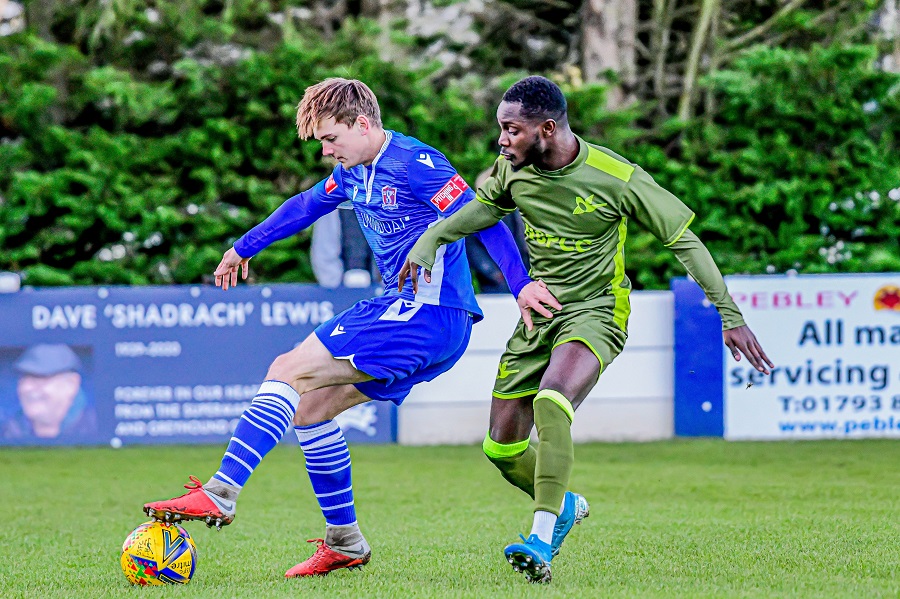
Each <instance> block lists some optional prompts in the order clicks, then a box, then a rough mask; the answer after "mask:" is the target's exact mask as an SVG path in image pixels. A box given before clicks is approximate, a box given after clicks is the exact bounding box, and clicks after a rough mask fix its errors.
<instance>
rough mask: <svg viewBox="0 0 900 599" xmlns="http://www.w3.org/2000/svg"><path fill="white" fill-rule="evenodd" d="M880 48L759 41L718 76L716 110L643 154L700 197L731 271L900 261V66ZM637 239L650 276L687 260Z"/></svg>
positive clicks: (716, 249) (663, 277)
mask: <svg viewBox="0 0 900 599" xmlns="http://www.w3.org/2000/svg"><path fill="white" fill-rule="evenodd" d="M874 60H875V52H874V49H873V48H872V47H869V46H853V47H847V48H837V47H832V48H821V47H814V48H812V49H811V50H810V51H809V52H804V51H792V50H784V49H777V48H775V49H772V48H763V47H760V48H757V49H754V50H752V51H750V52H749V53H747V54H746V55H745V56H743V57H742V58H740V59H739V60H738V61H737V62H736V64H735V66H734V68H732V69H730V70H726V71H720V72H718V73H716V74H714V75H712V76H711V77H709V79H708V81H707V82H706V85H709V86H711V88H712V89H713V90H714V92H715V94H716V96H717V98H718V102H719V104H718V109H717V111H716V113H715V114H713V115H707V119H705V120H698V121H697V122H693V123H690V124H688V125H686V126H685V127H684V128H680V127H679V128H678V129H677V131H676V133H675V134H674V136H673V138H671V139H664V140H657V141H656V143H654V144H652V145H642V146H640V147H637V148H636V149H635V153H633V154H632V157H633V159H634V160H636V161H638V162H642V164H643V166H644V167H645V168H646V169H647V170H648V171H649V172H651V173H652V174H654V176H655V177H656V179H657V181H658V182H660V183H661V184H662V185H664V186H666V187H668V188H669V189H671V190H672V191H673V192H675V193H676V194H677V195H679V196H680V197H681V198H682V199H683V200H684V201H685V202H686V203H687V204H688V205H690V206H691V207H692V208H693V209H694V211H695V212H696V213H697V215H698V218H697V221H696V224H695V225H694V226H693V227H692V228H693V229H694V230H695V231H697V232H698V233H699V234H700V235H701V238H702V239H704V240H705V241H706V242H707V244H708V245H709V247H710V249H711V251H712V253H713V255H714V256H715V257H716V259H717V261H718V263H719V265H720V267H721V268H722V270H723V271H724V272H727V273H767V272H770V273H773V272H780V273H783V272H786V271H789V270H796V271H798V272H808V273H816V272H885V271H898V270H900V245H898V238H900V201H898V200H900V139H898V137H897V136H898V133H900V78H898V77H897V76H895V75H891V74H887V73H884V72H881V71H878V70H875V68H874V67H873V64H874ZM676 140H677V141H678V142H679V143H678V144H677V145H676V144H675V143H673V141H676ZM670 148H674V149H675V151H669V152H667V150H669V149H670ZM635 154H636V155H635ZM892 190H893V191H892ZM889 194H890V195H889ZM632 250H634V251H633V252H632V255H631V257H630V263H631V266H632V267H634V266H636V265H637V266H638V268H639V271H638V281H639V282H640V284H642V285H644V286H665V285H666V281H667V280H668V277H669V276H670V275H672V274H678V273H680V272H682V270H681V267H680V266H679V265H676V262H675V261H674V260H673V259H672V257H671V256H669V255H666V254H660V252H659V247H658V245H655V244H654V243H652V242H651V241H650V240H649V239H647V235H646V234H644V235H643V236H637V238H636V239H633V244H632Z"/></svg>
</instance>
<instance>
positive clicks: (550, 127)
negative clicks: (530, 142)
mask: <svg viewBox="0 0 900 599" xmlns="http://www.w3.org/2000/svg"><path fill="white" fill-rule="evenodd" d="M554 133H556V121H554V120H553V119H547V120H546V121H544V122H543V124H541V134H542V135H543V136H544V137H553V134H554Z"/></svg>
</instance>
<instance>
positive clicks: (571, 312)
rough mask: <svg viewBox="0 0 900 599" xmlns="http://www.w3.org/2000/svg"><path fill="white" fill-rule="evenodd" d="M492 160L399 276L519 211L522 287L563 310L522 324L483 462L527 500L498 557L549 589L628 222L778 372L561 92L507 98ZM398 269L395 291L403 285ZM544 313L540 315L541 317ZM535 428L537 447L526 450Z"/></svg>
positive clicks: (649, 187)
mask: <svg viewBox="0 0 900 599" xmlns="http://www.w3.org/2000/svg"><path fill="white" fill-rule="evenodd" d="M497 120H498V122H499V123H500V129H501V132H500V140H499V142H500V146H501V156H500V157H499V158H498V159H497V162H496V163H495V164H494V168H493V172H492V173H491V176H490V177H489V178H488V179H487V180H486V181H485V182H484V184H482V185H481V186H480V187H479V188H478V191H477V199H478V200H479V201H477V202H470V203H469V204H468V205H467V206H465V207H464V208H463V209H461V210H460V211H459V212H457V213H456V214H454V215H453V216H451V217H450V218H448V219H446V220H444V221H441V222H439V223H438V224H436V225H435V226H433V227H431V228H430V229H428V230H427V231H426V232H425V233H424V234H423V235H422V236H421V237H420V238H419V241H418V242H417V243H416V244H415V246H413V249H412V250H411V251H410V254H409V256H408V258H407V261H406V264H405V265H404V269H405V270H409V272H410V274H411V275H412V284H413V287H414V288H416V286H417V284H418V281H417V271H418V268H419V267H420V266H421V267H423V268H424V269H425V272H424V277H425V279H426V281H427V280H429V279H430V276H431V273H430V269H431V267H432V266H433V265H434V261H435V254H436V252H437V250H438V248H439V247H440V246H441V245H445V244H448V243H451V242H453V241H455V240H457V239H459V238H461V237H464V236H466V235H469V234H472V233H475V232H476V231H480V230H482V229H485V228H487V227H488V226H491V225H493V224H494V223H496V222H498V221H499V220H500V219H501V218H503V216H504V215H506V214H508V213H510V212H512V211H514V210H515V209H516V208H518V209H519V211H520V212H521V215H522V218H523V220H524V221H525V234H526V240H527V246H528V251H529V254H530V256H531V276H532V278H533V279H535V280H539V281H542V282H543V284H544V285H546V287H547V289H548V290H549V291H550V292H551V293H552V294H553V295H554V296H555V297H556V298H557V299H558V300H559V302H560V303H561V304H560V305H559V306H555V307H554V308H555V310H554V312H553V313H550V312H549V311H547V310H546V309H545V308H543V307H542V310H541V311H538V310H535V312H537V313H536V314H534V315H531V316H530V317H529V314H528V312H527V311H524V313H523V318H522V320H521V321H520V322H519V324H518V326H517V328H516V330H515V332H514V333H513V336H512V338H511V339H510V340H509V342H508V344H507V347H506V351H505V353H504V354H503V357H502V358H501V359H500V369H499V373H498V375H497V379H496V383H495V385H494V391H493V402H492V405H491V418H490V427H489V431H488V435H487V436H486V437H485V440H484V446H483V448H484V452H485V454H487V456H488V458H489V459H490V460H491V462H492V463H493V464H494V465H495V466H496V467H497V468H498V469H499V470H500V472H501V473H502V475H503V477H504V478H506V480H508V481H509V482H510V483H512V484H513V485H515V486H516V487H518V488H520V489H522V490H523V491H524V492H526V493H528V494H529V495H530V496H531V497H532V498H533V499H534V525H533V528H532V531H531V534H530V535H529V536H528V538H525V537H524V536H523V537H522V540H523V542H522V543H514V544H512V545H509V546H507V547H506V549H505V550H504V553H505V555H506V558H507V560H508V561H509V562H510V564H512V565H513V567H514V568H515V570H516V571H522V572H524V573H525V575H526V578H527V579H528V580H529V581H530V582H549V581H550V562H551V560H552V559H553V557H554V556H555V555H556V554H557V553H558V552H559V547H560V545H561V544H562V541H563V539H564V538H565V536H566V534H567V533H568V532H569V530H570V529H571V528H572V525H573V524H576V523H578V522H580V520H581V519H582V518H583V517H584V516H586V515H587V510H588V506H587V502H586V501H585V500H584V498H583V497H581V496H580V495H577V494H574V493H572V492H568V491H567V489H568V485H569V476H570V474H571V472H572V465H573V462H574V450H573V445H572V435H571V431H570V427H571V424H572V420H573V419H574V417H575V410H576V409H577V408H578V406H579V404H580V403H581V402H582V401H583V400H584V398H585V397H586V396H587V394H588V392H589V391H590V390H591V389H592V388H593V387H594V385H595V384H596V383H597V380H598V377H599V375H600V374H601V373H602V372H603V370H604V369H605V368H606V367H607V366H609V364H610V362H612V361H613V359H615V357H616V356H617V355H618V354H619V353H620V352H621V351H622V348H623V346H624V344H625V339H626V337H627V324H628V316H629V313H630V304H629V298H628V295H629V292H630V291H631V282H630V281H629V280H628V277H627V276H626V275H625V258H624V245H625V234H626V231H627V222H628V220H629V219H633V220H636V221H637V222H638V223H640V224H641V225H642V226H644V227H645V228H647V229H648V230H649V231H650V232H651V233H653V234H654V235H655V236H656V237H657V239H659V240H660V241H661V242H662V243H663V245H665V246H666V247H668V248H670V249H671V250H672V251H673V252H675V255H676V256H677V257H678V259H679V261H680V262H681V263H682V264H683V265H684V266H685V268H686V269H687V271H688V272H689V273H690V274H691V276H693V278H694V279H695V280H696V281H697V282H698V283H699V284H700V286H701V287H702V288H703V290H704V291H705V293H706V296H707V297H708V298H709V300H710V301H711V302H712V303H713V304H714V305H715V306H716V308H717V309H718V311H719V314H720V315H721V316H722V328H723V337H724V341H725V344H726V345H727V346H728V348H729V349H730V350H731V353H732V354H733V356H734V359H735V360H740V359H741V354H743V355H744V356H746V358H747V359H748V360H749V361H750V363H751V364H752V365H753V366H754V367H755V368H756V369H757V370H759V371H760V372H763V373H765V374H768V373H769V368H772V367H773V366H774V365H773V364H772V362H771V361H770V360H769V358H768V357H767V356H766V354H765V352H764V351H763V349H762V347H761V346H760V344H759V342H758V341H757V340H756V337H755V336H754V334H753V332H752V331H751V330H750V329H749V328H748V327H747V326H746V324H744V320H743V318H742V316H741V312H740V310H739V309H738V307H737V306H736V305H735V303H734V302H733V300H732V299H731V297H730V295H729V294H728V290H727V289H726V287H725V282H724V280H723V279H722V275H721V274H720V273H719V270H718V268H717V267H716V264H715V262H714V261H713V259H712V256H710V254H709V252H708V251H707V249H706V247H705V246H704V245H703V244H702V243H701V242H700V240H699V239H698V238H697V236H696V235H695V234H694V233H693V232H691V230H690V228H689V227H690V224H691V222H692V221H693V220H694V213H693V212H692V211H691V210H690V209H689V208H688V207H687V206H685V205H684V204H683V203H682V202H681V201H680V200H679V199H678V198H676V197H675V196H674V195H672V194H671V193H669V192H668V191H666V190H665V189H663V188H662V187H660V186H659V185H657V184H656V182H655V181H654V180H653V179H652V178H651V177H650V175H648V174H647V173H646V172H644V170H643V169H641V167H639V166H637V165H635V164H633V163H631V162H629V161H628V160H626V159H625V158H622V157H621V156H619V155H617V154H615V153H613V152H612V151H610V150H608V149H606V148H602V147H599V146H595V145H593V144H589V143H587V142H585V141H584V140H583V139H581V138H580V137H578V136H576V135H575V134H574V133H572V130H571V129H570V128H569V125H568V121H567V116H566V100H565V97H564V96H563V94H562V91H561V90H560V89H559V88H558V87H557V86H556V85H555V84H554V83H553V82H551V81H549V80H548V79H545V78H543V77H528V78H526V79H523V80H522V81H519V82H518V83H516V84H515V85H513V86H512V87H511V88H510V89H509V90H508V91H507V92H506V94H504V96H503V101H502V102H501V103H500V106H499V108H498V109H497ZM405 270H401V272H400V275H399V280H400V281H401V285H402V281H404V280H405V278H406V273H405ZM542 313H544V314H542ZM533 426H536V427H537V433H538V439H539V441H540V442H539V443H538V446H537V448H536V449H535V448H534V447H532V446H531V445H529V440H528V439H529V435H530V433H531V429H532V427H533Z"/></svg>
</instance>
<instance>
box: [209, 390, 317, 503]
mask: <svg viewBox="0 0 900 599" xmlns="http://www.w3.org/2000/svg"><path fill="white" fill-rule="evenodd" d="M299 402H300V396H299V395H298V394H297V392H296V391H295V390H294V388H293V387H291V386H290V385H288V384H287V383H282V382H281V381H266V382H264V383H263V384H262V385H260V387H259V391H257V392H256V397H254V398H253V401H252V402H251V403H250V407H248V408H247V409H246V410H244V413H243V414H241V419H240V420H239V421H238V424H237V427H235V429H234V436H232V437H231V441H230V442H229V443H228V449H226V450H225V455H224V456H223V457H222V465H221V466H219V470H218V472H216V473H215V474H214V475H213V478H214V479H216V480H220V481H222V482H223V483H225V484H227V485H230V486H232V487H234V488H235V490H236V491H238V492H240V490H241V487H243V486H244V484H245V483H246V482H247V479H248V478H250V475H251V474H253V471H254V470H255V469H256V467H257V466H259V462H260V461H261V460H262V459H263V457H265V455H266V454H267V453H269V452H270V451H271V450H272V448H273V447H275V445H277V444H278V441H280V440H281V437H283V436H284V433H285V431H287V429H288V426H290V424H291V420H293V418H294V410H295V409H296V407H295V406H296V405H297V404H298V403H299Z"/></svg>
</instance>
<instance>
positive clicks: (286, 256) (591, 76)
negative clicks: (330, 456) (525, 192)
mask: <svg viewBox="0 0 900 599" xmlns="http://www.w3.org/2000/svg"><path fill="white" fill-rule="evenodd" d="M879 5H880V10H876V8H879V6H878V5H876V3H874V2H870V1H869V0H863V4H862V5H861V4H860V2H859V1H857V2H851V1H850V0H788V1H779V0H690V1H682V2H675V1H674V0H618V1H615V2H614V1H613V0H584V1H582V0H552V1H551V2H537V1H532V0H510V1H500V0H481V1H479V2H474V1H454V0H434V1H432V2H428V1H424V2H420V1H415V2H412V1H407V0H363V1H360V2H351V1H349V0H313V1H309V2H291V1H289V0H184V1H181V2H177V3H176V2H170V1H167V0H110V1H106V0H102V1H101V0H66V1H63V0H32V1H31V2H29V3H28V4H27V6H26V14H27V21H28V23H29V26H30V32H29V33H18V34H15V35H12V36H8V37H3V38H0V72H2V73H4V76H3V77H2V78H0V164H2V165H3V168H2V169H0V247H2V248H3V251H2V253H0V269H6V270H15V271H21V272H23V273H24V274H25V275H26V276H27V279H26V283H28V284H32V285H63V284H87V283H134V284H143V283H173V282H175V283H191V282H197V281H198V280H201V278H202V277H203V276H204V275H205V274H207V273H209V272H211V270H212V268H213V267H214V266H215V264H216V263H217V261H218V257H219V256H220V255H221V252H222V251H223V250H224V249H225V248H226V247H227V246H228V244H230V243H231V242H233V240H234V239H235V238H236V237H237V236H238V235H239V234H241V233H242V232H243V231H244V230H246V229H247V228H248V227H249V226H250V225H252V224H254V223H255V222H257V221H258V220H260V219H261V218H263V217H264V216H265V215H266V214H268V213H269V212H270V211H271V210H272V209H274V208H275V207H276V206H277V205H278V204H279V203H280V202H281V201H283V200H284V198H286V197H288V196H290V195H292V194H294V193H296V192H297V191H299V190H301V189H304V188H305V187H307V186H309V185H310V184H311V183H313V182H315V181H316V180H317V179H318V178H319V177H321V176H323V175H324V174H325V173H327V171H328V170H329V168H330V165H328V164H327V163H325V162H323V161H322V160H321V157H320V153H319V149H318V147H317V146H316V145H315V144H311V143H300V142H299V141H298V140H297V139H296V137H295V135H294V133H293V129H292V120H293V112H294V107H295V105H296V102H297V101H298V99H299V98H300V96H301V95H302V92H303V89H304V88H305V87H306V86H307V85H309V84H310V83H312V82H315V81H318V80H320V79H322V78H324V77H327V76H332V75H341V76H352V77H359V78H361V79H364V80H365V81H367V82H368V83H369V84H370V85H371V86H372V87H373V89H374V90H375V92H376V93H377V94H378V96H379V98H380V99H381V101H382V103H383V107H384V112H385V114H386V116H387V117H388V118H387V123H386V124H387V125H388V126H392V127H396V128H399V129H402V130H404V131H408V132H409V133H411V134H413V135H416V136H417V137H420V138H422V139H423V140H424V141H426V142H428V143H431V144H433V145H435V146H437V147H439V148H441V149H442V150H443V151H445V152H446V153H447V154H448V156H449V157H450V159H451V160H452V161H453V162H454V164H456V165H457V167H458V168H459V169H460V171H461V172H462V173H463V174H464V175H465V176H466V177H467V178H468V179H469V180H474V178H475V176H476V174H477V173H478V172H479V171H481V170H482V169H483V168H484V167H485V166H487V165H488V164H490V162H491V161H492V159H493V156H494V152H495V148H496V146H495V140H496V124H495V123H494V117H493V115H494V110H495V107H496V103H497V100H498V98H499V97H500V95H501V94H502V91H503V90H504V89H505V88H506V87H507V86H508V85H509V84H510V83H511V82H512V81H514V80H515V79H517V78H518V77H519V76H521V75H522V74H524V73H526V72H543V73H547V74H550V75H551V76H553V77H555V78H556V79H557V80H558V81H560V83H561V84H562V85H563V87H564V89H565V90H566V92H567V95H568V97H569V101H570V115H571V118H572V121H573V126H574V127H575V128H576V130H577V131H579V132H582V133H584V134H585V136H586V137H588V138H589V139H591V140H592V141H596V142H598V143H601V144H603V145H606V146H608V147H611V148H613V149H614V150H616V151H620V152H622V153H623V154H625V155H626V156H628V157H630V158H631V159H633V160H635V161H637V162H639V163H641V164H643V165H644V166H646V168H647V169H648V170H649V171H650V172H652V173H654V175H655V176H657V178H658V179H659V180H660V182H661V183H663V184H664V185H666V186H667V187H668V188H670V189H672V190H673V191H674V192H676V193H677V194H678V195H679V196H680V197H682V198H683V199H684V200H685V201H686V202H688V203H689V204H690V205H691V206H692V207H694V209H695V210H696V212H697V213H698V214H699V215H700V221H699V223H698V224H697V227H698V228H699V230H700V232H701V234H703V235H704V237H705V238H707V239H709V240H710V241H711V242H712V243H711V245H712V246H713V248H714V249H715V250H716V255H717V256H719V257H720V261H722V262H723V264H722V266H723V270H725V271H726V272H769V271H773V272H783V271H785V270H790V269H796V270H799V271H810V272H821V271H834V270H889V269H898V268H900V265H898V264H897V263H896V261H895V259H894V258H892V256H894V257H896V256H897V255H898V252H897V251H896V250H897V247H896V243H897V241H896V240H897V230H896V226H895V224H894V223H896V222H898V220H900V219H898V218H897V216H898V214H897V209H898V208H897V206H898V197H897V196H898V195H900V180H898V173H900V169H898V164H897V158H896V157H897V156H898V155H900V152H898V143H897V139H896V132H897V131H898V130H900V127H898V124H900V123H898V120H897V110H896V106H897V95H898V85H897V78H896V77H895V76H892V75H889V74H888V73H886V72H883V71H880V70H878V69H877V68H876V65H877V64H879V61H880V64H885V65H888V66H889V64H896V62H894V63H891V62H890V61H891V60H893V56H894V55H896V54H897V48H898V47H900V36H898V35H897V33H896V32H897V30H898V27H897V19H898V17H897V10H896V0H888V1H887V2H885V3H883V4H880V3H879ZM892 10H893V12H891V11H892ZM629 38H632V39H631V42H630V43H629ZM851 42H852V43H851ZM760 43H763V44H766V45H768V47H762V48H761V47H760V46H758V45H754V44H760ZM616 106H618V108H616V109H612V107H616ZM695 115H696V116H695ZM866 198H868V199H866ZM635 233H637V232H636V231H635ZM629 239H630V241H629V246H628V250H629V253H630V259H629V262H628V264H629V268H630V273H629V274H630V275H632V278H633V279H634V280H636V281H637V282H638V284H639V285H643V286H646V287H665V286H667V285H668V283H667V281H668V278H667V277H668V276H670V275H672V274H680V273H681V272H682V271H681V270H680V268H679V267H677V266H676V265H674V264H673V263H672V261H671V257H670V256H669V253H668V252H666V251H665V250H662V249H661V248H659V247H658V244H654V243H651V242H650V240H649V238H648V236H646V235H642V234H633V235H632V236H631V237H630V238H629ZM307 249H308V238H307V236H306V235H305V234H301V235H299V236H297V237H296V238H293V239H291V240H286V241H284V242H282V243H280V244H278V245H276V246H275V247H273V248H272V249H271V250H270V251H268V252H266V253H264V254H262V255H260V256H259V257H258V258H255V259H254V268H253V273H254V275H255V276H257V277H258V279H259V280H267V281H278V280H312V275H311V270H310V267H309V262H308V257H307Z"/></svg>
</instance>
